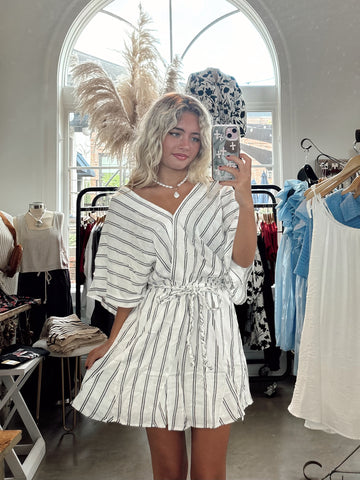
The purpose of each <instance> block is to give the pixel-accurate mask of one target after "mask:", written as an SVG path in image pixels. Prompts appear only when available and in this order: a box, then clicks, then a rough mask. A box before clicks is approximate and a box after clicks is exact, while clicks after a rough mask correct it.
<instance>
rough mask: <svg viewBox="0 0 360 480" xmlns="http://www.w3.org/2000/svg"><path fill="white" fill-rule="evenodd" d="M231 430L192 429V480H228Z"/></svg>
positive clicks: (222, 427) (229, 426)
mask: <svg viewBox="0 0 360 480" xmlns="http://www.w3.org/2000/svg"><path fill="white" fill-rule="evenodd" d="M230 428H231V425H230V424H229V425H223V426H221V427H218V428H214V429H210V428H192V429H191V480H226V452H227V446H228V442H229V435H230Z"/></svg>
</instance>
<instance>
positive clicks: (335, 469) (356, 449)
mask: <svg viewBox="0 0 360 480" xmlns="http://www.w3.org/2000/svg"><path fill="white" fill-rule="evenodd" d="M359 449H360V445H358V446H357V447H356V448H355V449H354V450H353V451H352V452H351V453H350V454H349V455H348V456H347V457H346V458H345V459H344V460H343V461H342V462H340V463H339V465H337V466H336V467H335V468H334V469H333V470H331V472H329V473H328V474H327V475H325V477H322V478H321V479H320V480H326V478H329V479H330V480H331V479H332V478H333V475H334V474H335V473H341V474H343V473H347V474H349V475H351V478H353V477H352V476H353V475H360V472H352V471H350V470H339V469H340V468H341V467H342V466H343V465H344V463H345V462H347V461H348V460H349V458H350V457H352V456H353V455H354V454H355V453H356V452H357V451H358V450H359ZM309 465H317V466H318V467H320V468H322V465H321V463H320V462H317V461H316V460H310V461H309V462H306V463H305V464H304V466H303V474H304V478H306V480H312V478H311V477H309V476H307V475H306V473H305V471H306V468H307V467H308V466H309ZM341 478H342V479H344V477H343V476H342V477H341Z"/></svg>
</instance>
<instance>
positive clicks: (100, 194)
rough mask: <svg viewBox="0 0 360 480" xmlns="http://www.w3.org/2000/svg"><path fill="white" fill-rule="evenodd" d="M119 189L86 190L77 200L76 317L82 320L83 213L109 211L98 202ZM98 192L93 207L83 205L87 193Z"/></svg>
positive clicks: (93, 200) (92, 188)
mask: <svg viewBox="0 0 360 480" xmlns="http://www.w3.org/2000/svg"><path fill="white" fill-rule="evenodd" d="M117 190H118V187H88V188H84V189H83V190H81V191H80V192H79V193H78V196H77V199H76V272H75V279H76V291H75V312H76V315H77V316H78V317H79V318H81V292H80V255H81V245H80V227H81V212H96V211H103V210H107V209H108V207H107V206H105V205H101V206H99V205H98V201H99V200H100V199H101V198H103V197H104V196H107V195H111V194H112V193H114V192H116V191H117ZM90 192H98V194H97V195H96V196H95V197H94V198H93V199H92V202H91V205H87V206H86V205H83V198H84V196H85V195H86V194H87V193H90Z"/></svg>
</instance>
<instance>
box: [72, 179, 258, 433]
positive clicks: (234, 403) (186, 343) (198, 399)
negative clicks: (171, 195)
mask: <svg viewBox="0 0 360 480" xmlns="http://www.w3.org/2000/svg"><path fill="white" fill-rule="evenodd" d="M238 210H239V207H238V204H237V202H236V200H235V198H234V193H233V189H232V188H228V187H223V188H221V187H220V186H219V184H218V183H216V182H212V183H211V184H210V185H209V186H206V185H202V184H197V185H196V186H195V187H194V188H193V189H192V191H191V192H190V193H189V194H188V195H187V196H186V198H184V200H183V202H182V203H181V205H180V206H179V208H178V209H177V211H176V212H175V214H174V215H171V214H170V213H169V212H167V211H166V210H164V209H162V208H160V207H158V206H156V205H155V204H153V203H151V202H149V201H147V200H145V199H143V198H141V197H140V196H139V195H137V194H136V193H135V192H133V191H131V190H129V189H128V188H126V187H122V188H121V189H120V192H119V193H118V194H117V195H115V196H114V197H113V199H112V201H111V204H110V208H109V210H108V213H107V217H106V222H105V224H104V227H103V230H102V235H101V240H100V245H99V250H98V254H97V258H96V270H95V276H94V280H93V283H92V285H91V288H90V292H89V294H90V295H91V296H92V297H93V298H95V299H96V300H98V301H101V303H102V305H103V306H105V307H106V308H107V309H108V310H109V311H111V312H112V313H114V314H115V313H116V310H117V307H119V306H122V307H133V310H132V311H131V313H130V314H129V316H128V317H127V319H126V321H125V323H124V325H123V326H122V328H121V330H120V332H119V334H118V336H117V338H116V340H115V341H114V343H113V345H112V346H111V348H110V349H109V351H108V352H107V353H106V354H105V356H104V357H103V358H101V359H99V360H98V361H97V362H95V364H94V365H93V366H92V367H91V369H89V370H88V371H87V372H86V375H85V378H84V381H83V382H82V387H81V391H80V393H79V395H78V396H77V397H76V398H75V400H74V402H73V405H74V407H75V408H76V409H78V410H79V411H80V412H82V413H83V414H85V415H87V416H89V417H90V418H94V419H96V420H101V421H103V422H119V423H123V424H126V425H133V426H143V427H162V428H165V427H167V428H168V429H169V430H184V429H186V428H189V427H190V426H194V427H199V428H216V427H218V426H220V425H223V424H226V423H230V422H233V421H235V420H237V419H238V418H242V417H243V416H244V411H245V408H246V406H247V405H249V404H250V403H251V402H252V399H251V396H250V391H249V381H248V373H247V365H246V359H245V356H244V352H243V348H242V344H241V338H240V332H239V328H238V324H237V318H236V314H235V308H234V303H241V302H243V301H244V300H245V298H246V288H245V285H246V282H247V277H248V275H249V272H250V271H251V267H249V268H248V269H243V268H241V267H239V266H238V265H236V264H235V263H234V262H233V260H232V244H233V240H234V236H235V231H236V228H237V219H238Z"/></svg>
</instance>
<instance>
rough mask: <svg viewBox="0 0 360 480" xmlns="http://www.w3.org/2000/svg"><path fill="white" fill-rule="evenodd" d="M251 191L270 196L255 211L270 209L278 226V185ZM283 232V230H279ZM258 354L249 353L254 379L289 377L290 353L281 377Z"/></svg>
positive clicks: (255, 188) (255, 203)
mask: <svg viewBox="0 0 360 480" xmlns="http://www.w3.org/2000/svg"><path fill="white" fill-rule="evenodd" d="M251 191H252V193H253V194H256V195H261V194H265V195H267V196H268V198H269V201H268V202H256V201H255V202H254V208H255V210H256V209H258V208H270V209H271V210H272V213H273V218H274V221H275V223H276V224H277V210H276V207H277V200H276V196H275V195H276V194H277V193H278V192H280V191H281V188H280V187H279V186H278V185H274V184H261V185H251ZM278 231H279V232H281V229H279V230H278ZM256 353H261V352H258V351H247V363H248V365H249V366H250V365H251V366H254V365H256V366H257V367H258V375H257V376H252V379H254V378H257V379H263V378H266V377H268V378H269V379H271V380H272V381H275V380H280V379H281V378H283V377H285V376H287V375H288V373H289V371H290V355H289V353H285V352H282V355H283V354H284V353H285V367H284V369H283V372H284V373H283V374H281V375H271V376H268V374H269V369H267V368H266V366H265V365H264V358H263V357H261V356H260V357H259V356H256V357H255V356H254V355H255V354H256Z"/></svg>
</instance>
